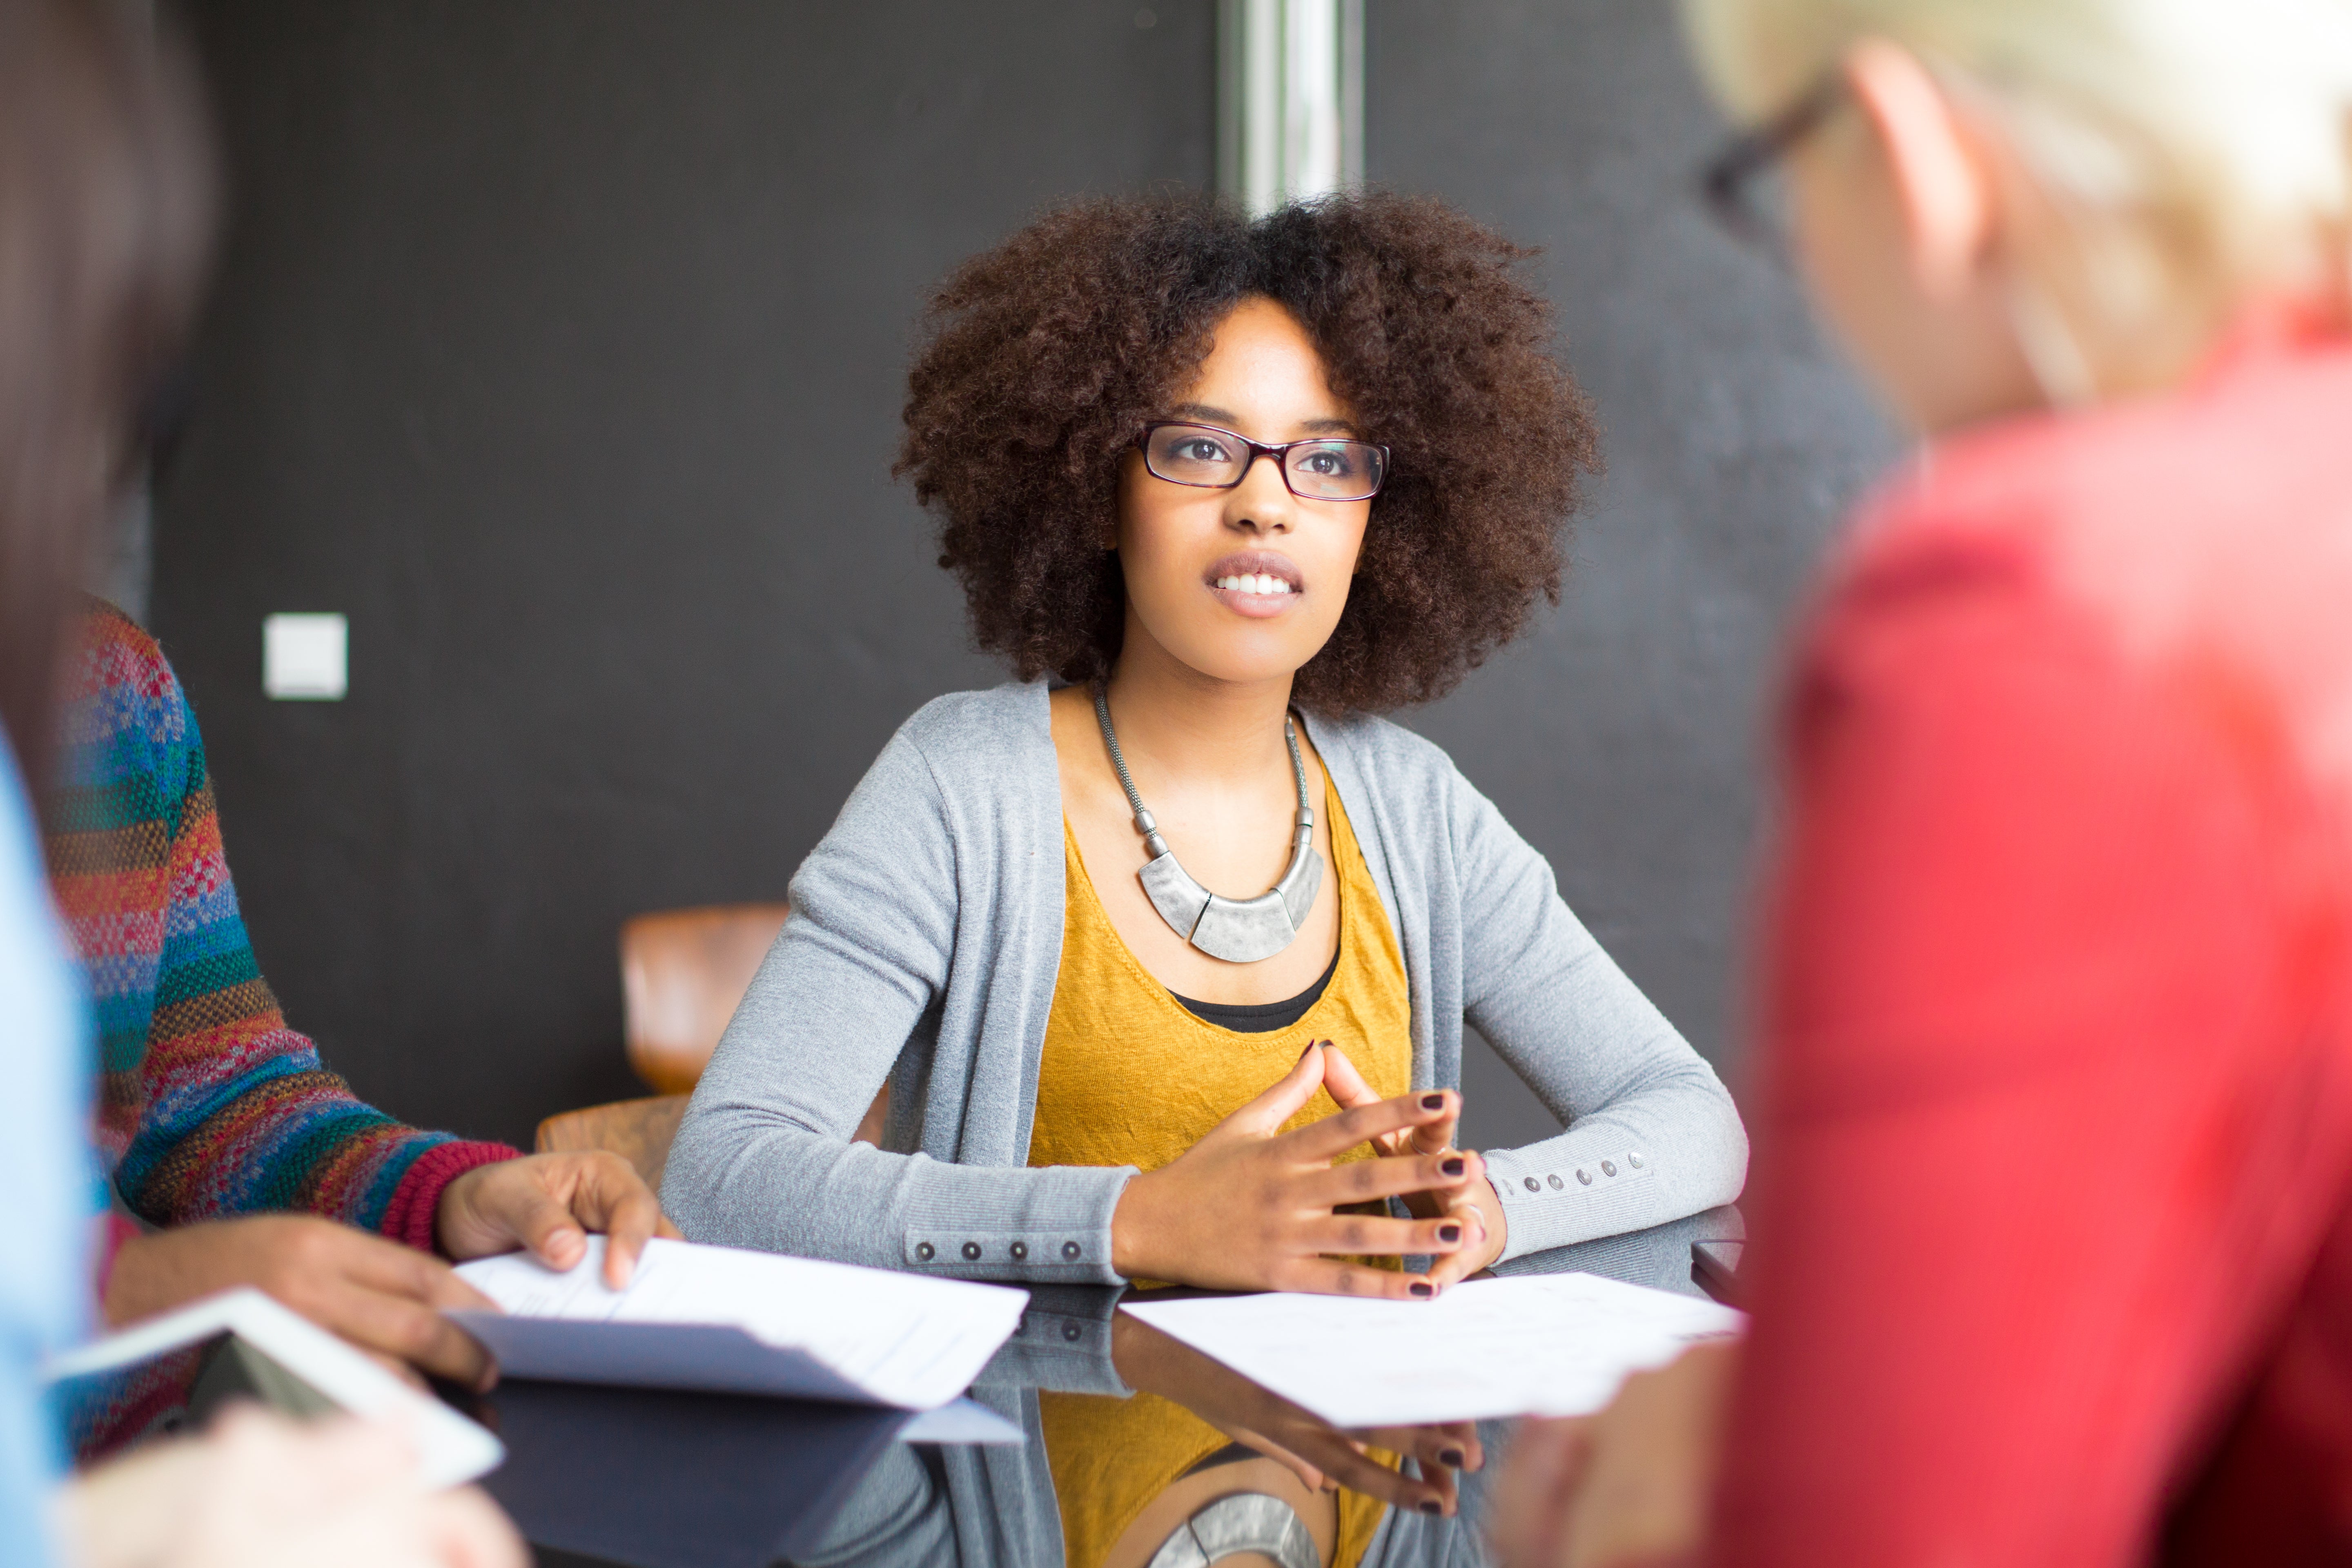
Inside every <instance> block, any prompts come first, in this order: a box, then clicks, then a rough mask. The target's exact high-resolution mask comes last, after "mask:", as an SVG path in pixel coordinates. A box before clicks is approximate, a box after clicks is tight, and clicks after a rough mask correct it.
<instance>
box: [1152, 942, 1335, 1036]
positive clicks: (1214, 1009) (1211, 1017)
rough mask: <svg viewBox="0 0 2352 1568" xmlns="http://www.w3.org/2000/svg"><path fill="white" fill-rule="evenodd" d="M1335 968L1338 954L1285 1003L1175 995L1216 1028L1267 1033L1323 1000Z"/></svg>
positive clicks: (1240, 1033)
mask: <svg viewBox="0 0 2352 1568" xmlns="http://www.w3.org/2000/svg"><path fill="white" fill-rule="evenodd" d="M1336 973H1339V954H1338V953H1336V952H1335V953H1333V954H1332V955H1331V966H1330V967H1329V968H1328V969H1326V970H1325V971H1324V972H1323V978H1322V979H1320V980H1318V981H1317V982H1316V983H1315V984H1312V985H1310V986H1308V987H1307V989H1306V990H1304V991H1301V992H1300V993H1299V994H1297V995H1296V996H1293V997H1292V998H1291V999H1290V1000H1289V1001H1287V1002H1195V1001H1193V1000H1192V998H1191V997H1190V996H1176V993H1175V992H1173V991H1171V992H1170V993H1168V994H1170V995H1171V996H1176V1000H1178V1001H1179V1002H1181V1003H1182V1004H1184V1006H1185V1009H1186V1010H1187V1011H1189V1012H1190V1013H1191V1014H1192V1016H1194V1017H1196V1018H1201V1019H1203V1020H1205V1021H1207V1022H1209V1023H1212V1024H1214V1025H1215V1026H1217V1027H1219V1028H1220V1029H1231V1030H1233V1031H1234V1033H1235V1034H1237V1035H1270V1034H1272V1033H1274V1032H1275V1031H1276V1029H1287V1028H1288V1027H1290V1026H1291V1025H1293V1024H1296V1023H1297V1022H1298V1020H1299V1019H1301V1018H1304V1017H1305V1016H1307V1009H1308V1008H1309V1007H1312V1006H1313V1005H1315V1004H1316V1003H1318V1002H1320V1001H1321V1000H1323V992H1324V989H1325V987H1327V986H1328V985H1329V984H1331V976H1332V975H1334V974H1336Z"/></svg>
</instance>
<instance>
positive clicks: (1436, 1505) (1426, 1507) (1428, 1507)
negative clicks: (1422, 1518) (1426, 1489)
mask: <svg viewBox="0 0 2352 1568" xmlns="http://www.w3.org/2000/svg"><path fill="white" fill-rule="evenodd" d="M1421 1511H1422V1512H1423V1513H1426V1514H1440V1513H1444V1511H1445V1505H1444V1503H1442V1502H1439V1501H1438V1500H1436V1499H1435V1498H1433V1497H1425V1498H1423V1499H1422V1500H1421Z"/></svg>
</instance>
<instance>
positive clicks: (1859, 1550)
mask: <svg viewBox="0 0 2352 1568" xmlns="http://www.w3.org/2000/svg"><path fill="white" fill-rule="evenodd" d="M1685 15H1686V16H1687V19H1688V21H1689V24H1690V30H1691V34H1692V37H1693V38H1694V39H1695V41H1696V47H1697V50H1698V54H1699V56H1700V58H1701V59H1702V61H1703V62H1704V66H1705V68H1706V73H1707V75H1708V78H1709V79H1710V81H1711V82H1712V84H1713V86H1714V88H1715V89H1716V90H1717V94H1718V95H1719V96H1720V97H1721V99H1722V100H1724V101H1725V102H1726V103H1727V105H1728V107H1729V108H1730V109H1731V110H1732V111H1733V112H1734V113H1735V114H1737V115H1738V117H1739V118H1741V119H1742V120H1743V121H1746V122H1748V124H1750V125H1752V126H1754V127H1757V129H1756V130H1755V131H1754V132H1752V133H1751V135H1749V136H1748V138H1746V139H1745V140H1744V141H1743V142H1740V143H1738V144H1737V145H1736V146H1735V148H1734V149H1733V150H1732V151H1731V152H1730V153H1727V155H1726V157H1725V158H1724V159H1723V160H1722V161H1720V162H1719V163H1717V165H1716V166H1715V169H1714V171H1713V172H1712V177H1711V181H1710V187H1709V188H1710V192H1711V194H1712V195H1713V196H1714V197H1715V198H1716V199H1717V202H1718V203H1719V204H1720V205H1723V206H1725V207H1726V208H1727V209H1733V210H1749V211H1752V210H1753V209H1752V208H1746V207H1744V205H1742V204H1741V202H1740V195H1741V187H1743V186H1744V185H1753V184H1754V183H1755V181H1756V179H1757V178H1758V177H1759V176H1760V175H1763V174H1766V173H1767V172H1768V171H1769V169H1770V168H1771V167H1772V166H1773V165H1775V164H1778V165H1780V166H1781V167H1782V168H1784V169H1785V170H1786V172H1787V174H1788V176H1789V178H1790V187H1791V188H1790V196H1791V197H1792V200H1791V203H1790V207H1789V209H1788V210H1789V216H1790V218H1791V220H1792V223H1793V238H1794V245H1795V249H1796V253H1797V257H1798V259H1799V260H1800V262H1801V267H1802V270H1803V272H1804V274H1805V276H1806V278H1807V279H1808V281H1809V282H1810V283H1811V288H1812V290H1813V292H1814V294H1815V295H1816V297H1817V299H1818V300H1819V302H1820V304H1821V306H1822V310H1823V312H1824V314H1825V315H1826V316H1827V317H1828V319H1829V320H1830V321H1831V322H1832V324H1833V325H1834V327H1835V328H1836V329H1837V330H1838V331H1839V332H1840V334H1841V335H1842V336H1843V338H1844V339H1845V340H1846V342H1847V343H1848V344H1849V346H1850V347H1851V348H1852V350H1853V353H1854V354H1855V355H1856V357H1857V358H1858V359H1859V360H1860V361H1861V362H1862V363H1863V365H1864V368H1865V369H1866V370H1867V371H1868V372H1869V373H1870V374H1871V375H1872V377H1873V378H1874V380H1875V381H1876V382H1877V383H1878V384H1879V385H1880V387H1881V388H1882V389H1883V390H1884V391H1885V394H1886V395H1887V396H1888V397H1889V398H1890V400H1891V401H1892V402H1893V403H1894V404H1895V406H1896V408H1897V409H1898V410H1899V411H1900V412H1901V413H1902V414H1903V415H1904V416H1906V418H1907V419H1908V421H1909V422H1910V423H1911V424H1912V425H1914V426H1916V427H1917V428H1918V429H1919V430H1920V431H1921V432H1922V434H1923V435H1924V436H1925V437H1926V438H1927V446H1926V447H1925V449H1924V451H1923V453H1922V455H1921V457H1920V458H1919V459H1918V460H1917V461H1916V462H1915V463H1912V464H1910V465H1908V466H1906V468H1905V469H1904V470H1903V471H1902V472H1901V473H1900V474H1898V475H1897V476H1895V478H1893V479H1891V480H1890V481H1889V482H1888V483H1887V484H1886V485H1885V488H1884V489H1882V490H1881V491H1880V492H1879V494H1878V495H1877V496H1876V498H1875V499H1874V500H1872V501H1870V502H1869V503H1868V504H1867V505H1866V506H1865V507H1864V510H1863V514H1862V517H1861V519H1860V521H1859V524H1858V526H1857V527H1856V528H1855V530H1854V531H1853V535H1852V536H1851V538H1850V539H1849V540H1848V542H1846V544H1845V545H1844V547H1843V550H1842V551H1841V552H1840V553H1839V555H1838V557H1837V558H1836V560H1835V562H1834V563H1833V564H1832V568H1831V571H1830V574H1829V579H1828V581H1827V583H1826V584H1824V585H1823V587H1822V590H1821V592H1820V594H1819V595H1818V597H1817V599H1816V600H1815V602H1814V604H1813V605H1812V608H1811V614H1810V616H1809V618H1808V620H1807V623H1806V625H1805V626H1804V628H1803V630H1802V632H1801V636H1800V637H1799V638H1798V641H1797V644H1796V648H1795V652H1794V661H1793V668H1791V670H1790V673H1789V675H1788V679H1787V685H1786V688H1785V691H1784V693H1783V700H1782V707H1781V710H1780V720H1779V751H1780V772H1781V782H1782V786H1783V789H1784V792H1785V816H1784V819H1783V826H1782V827H1781V830H1780V844H1779V847H1778V854H1777V856H1776V858H1775V860H1774V862H1773V869H1772V872H1771V880H1770V882H1769V889H1768V896H1767V898H1766V899H1765V900H1764V903H1763V906H1762V910H1763V918H1764V921H1765V931H1764V940H1763V942H1762V944H1761V949H1760V951H1761V952H1762V955H1763V956H1762V962H1763V964H1764V973H1763V976H1762V979H1763V985H1762V1002H1763V1012H1762V1017H1761V1029H1762V1037H1761V1040H1760V1042H1759V1083H1758V1093H1757V1097H1756V1099H1755V1100H1754V1101H1753V1102H1752V1105H1751V1109H1752V1110H1755V1111H1757V1112H1759V1131H1758V1134H1757V1140H1756V1146H1757V1150H1758V1160H1757V1173H1756V1177H1755V1180H1754V1182H1753V1184H1752V1185H1751V1186H1750V1188H1749V1205H1750V1206H1749V1210H1748V1212H1749V1215H1750V1219H1751V1224H1752V1226H1753V1229H1752V1232H1751V1234H1752V1237H1753V1242H1752V1245H1751V1246H1750V1247H1749V1248H1748V1260H1747V1267H1746V1268H1744V1269H1743V1273H1742V1280H1741V1284H1742V1289H1743V1290H1744V1292H1745V1293H1746V1296H1747V1304H1748V1305H1749V1306H1750V1307H1751V1308H1752V1310H1753V1311H1754V1314H1755V1318H1754V1324H1753V1331H1752V1334H1751V1337H1750V1338H1749V1340H1748V1342H1747V1344H1746V1345H1745V1346H1744V1348H1731V1349H1725V1348H1713V1349H1708V1350H1705V1351H1701V1352H1696V1353H1694V1354H1693V1355H1691V1356H1688V1357H1686V1358H1685V1360H1684V1361H1683V1362H1681V1363H1677V1364H1676V1365H1675V1367H1673V1368H1672V1369H1669V1370H1667V1371H1665V1372H1664V1373H1658V1374H1654V1375H1653V1376H1651V1377H1649V1378H1645V1379H1640V1380H1637V1381H1636V1382H1635V1383H1634V1384H1632V1385H1630V1386H1629V1387H1628V1388H1627V1390H1626V1391H1625V1392H1624V1394H1622V1396H1621V1398H1620V1401H1619V1403H1618V1405H1616V1406H1615V1407H1614V1408H1613V1409H1612V1410H1611V1411H1610V1412H1608V1413H1606V1414H1604V1415H1602V1416H1601V1417H1600V1418H1598V1419H1597V1421H1595V1422H1593V1423H1591V1424H1589V1425H1587V1424H1565V1425H1553V1426H1540V1425H1539V1426H1531V1427H1530V1428H1529V1429H1528V1432H1527V1433H1526V1435H1525V1437H1524V1440H1523V1441H1522V1442H1521V1443H1520V1444H1519V1445H1518V1447H1519V1453H1518V1455H1517V1459H1516V1461H1515V1463H1514V1467H1513V1470H1512V1474H1511V1478H1510V1481H1509V1483H1508V1484H1507V1488H1506V1492H1505V1497H1504V1499H1503V1500H1502V1502H1501V1504H1500V1505H1499V1507H1498V1534H1499V1536H1500V1537H1501V1544H1502V1546H1503V1549H1504V1552H1505V1554H1506V1556H1507V1558H1508V1559H1509V1560H1510V1561H1511V1562H1513V1563H1515V1564H1517V1568H1536V1565H1537V1564H1545V1565H1549V1564H1552V1563H1636V1562H1641V1563H1667V1562H1676V1563H1679V1562H1696V1561H1705V1562H1706V1563H1840V1564H1878V1563H1923V1564H1924V1563H1935V1564H1964V1563H1999V1564H2003V1565H2006V1568H2025V1565H2031V1564H2037V1563H2050V1564H2059V1563H2063V1564H2067V1565H2069V1568H2095V1565H2100V1564H2111V1563H2126V1562H2138V1561H2144V1560H2149V1559H2157V1560H2161V1561H2166V1562H2177V1563H2202V1562H2219V1561H2228V1562H2233V1563H2305V1562H2319V1561H2330V1562H2340V1561H2343V1560H2345V1558H2346V1557H2347V1554H2352V962H2347V960H2348V959H2352V952H2347V943H2352V338H2347V331H2346V329H2347V310H2346V293H2347V270H2346V268H2347V207H2352V167H2347V149H2348V148H2352V139H2347V125H2352V121H2347V109H2352V5H2347V4H2346V3H2345V0H1685Z"/></svg>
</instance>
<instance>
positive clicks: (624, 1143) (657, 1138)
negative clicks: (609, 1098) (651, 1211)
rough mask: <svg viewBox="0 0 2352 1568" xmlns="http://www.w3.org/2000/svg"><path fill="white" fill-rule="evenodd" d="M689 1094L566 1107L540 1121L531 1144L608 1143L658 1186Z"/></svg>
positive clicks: (542, 1147) (551, 1147)
mask: <svg viewBox="0 0 2352 1568" xmlns="http://www.w3.org/2000/svg"><path fill="white" fill-rule="evenodd" d="M687 1100H688V1096H686V1095H683V1094H665V1095H661V1096H659V1097H657V1098H656V1099H653V1100H616V1101H615V1102H614V1103H613V1104H611V1105H592V1106H590V1107H588V1108H587V1109H586V1110H567V1111H565V1112H563V1113H562V1115H561V1116H551V1117H549V1118H548V1119H547V1120H546V1121H542V1122H541V1123H540V1124H539V1137H538V1138H537V1139H536V1140H535V1141H534V1143H533V1147H535V1148H536V1149H537V1150H538V1151H539V1152H541V1153H542V1154H551V1153H554V1152H558V1151H561V1150H571V1149H610V1150H611V1151H612V1152H614V1153H615V1154H618V1155H620V1156H621V1157H622V1158H623V1159H625V1160H626V1161H627V1162H628V1163H630V1164H632V1165H635V1167H636V1168H637V1174H639V1175H641V1176H643V1177H644V1178H645V1179H646V1185H647V1186H649V1187H651V1188H653V1190H654V1191H656V1192H659V1191H661V1179H662V1167H663V1166H664V1165H667V1163H669V1146H670V1143H671V1142H672V1141H673V1140H674V1139H676V1138H677V1124H678V1121H679V1120H680V1119H681V1118H682V1117H684V1116H685V1115H686V1102H687Z"/></svg>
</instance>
